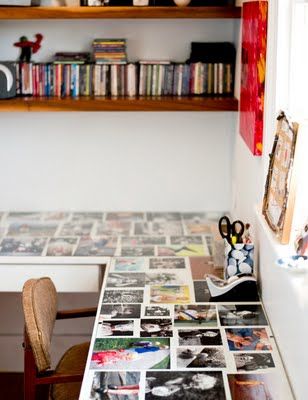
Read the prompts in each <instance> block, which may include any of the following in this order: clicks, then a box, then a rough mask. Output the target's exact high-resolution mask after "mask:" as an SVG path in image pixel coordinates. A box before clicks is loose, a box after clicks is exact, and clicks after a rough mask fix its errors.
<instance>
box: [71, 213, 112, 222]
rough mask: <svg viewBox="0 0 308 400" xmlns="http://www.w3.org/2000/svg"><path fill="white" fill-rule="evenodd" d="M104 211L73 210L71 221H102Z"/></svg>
mask: <svg viewBox="0 0 308 400" xmlns="http://www.w3.org/2000/svg"><path fill="white" fill-rule="evenodd" d="M103 216H104V213H102V212H100V211H89V212H84V211H81V212H74V213H73V216H72V221H102V219H103Z"/></svg>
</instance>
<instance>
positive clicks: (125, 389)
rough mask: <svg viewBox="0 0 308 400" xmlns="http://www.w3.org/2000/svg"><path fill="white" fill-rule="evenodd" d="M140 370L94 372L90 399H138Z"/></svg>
mask: <svg viewBox="0 0 308 400" xmlns="http://www.w3.org/2000/svg"><path fill="white" fill-rule="evenodd" d="M139 394H140V372H133V371H121V372H115V371H114V372H95V373H94V377H93V383H92V388H91V394H90V398H89V399H90V400H139Z"/></svg>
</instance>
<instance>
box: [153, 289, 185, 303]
mask: <svg viewBox="0 0 308 400" xmlns="http://www.w3.org/2000/svg"><path fill="white" fill-rule="evenodd" d="M189 302H190V296H189V287H188V286H178V285H169V286H150V303H171V304H185V303H189Z"/></svg>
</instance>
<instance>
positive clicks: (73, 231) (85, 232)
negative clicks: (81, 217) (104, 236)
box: [58, 221, 93, 236]
mask: <svg viewBox="0 0 308 400" xmlns="http://www.w3.org/2000/svg"><path fill="white" fill-rule="evenodd" d="M92 228H93V222H83V221H81V222H78V221H75V222H66V223H64V224H63V226H62V227H61V229H60V232H59V234H58V236H89V235H90V234H91V232H92Z"/></svg>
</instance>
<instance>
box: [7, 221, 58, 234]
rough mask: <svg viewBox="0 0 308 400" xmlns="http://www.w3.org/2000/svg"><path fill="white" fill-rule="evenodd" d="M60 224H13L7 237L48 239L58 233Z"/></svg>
mask: <svg viewBox="0 0 308 400" xmlns="http://www.w3.org/2000/svg"><path fill="white" fill-rule="evenodd" d="M57 228H58V224H56V223H46V222H26V221H24V222H13V223H12V224H10V225H9V227H8V233H7V236H14V237H15V236H19V237H25V236H31V237H48V236H53V235H54V234H55V233H56V230H57Z"/></svg>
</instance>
